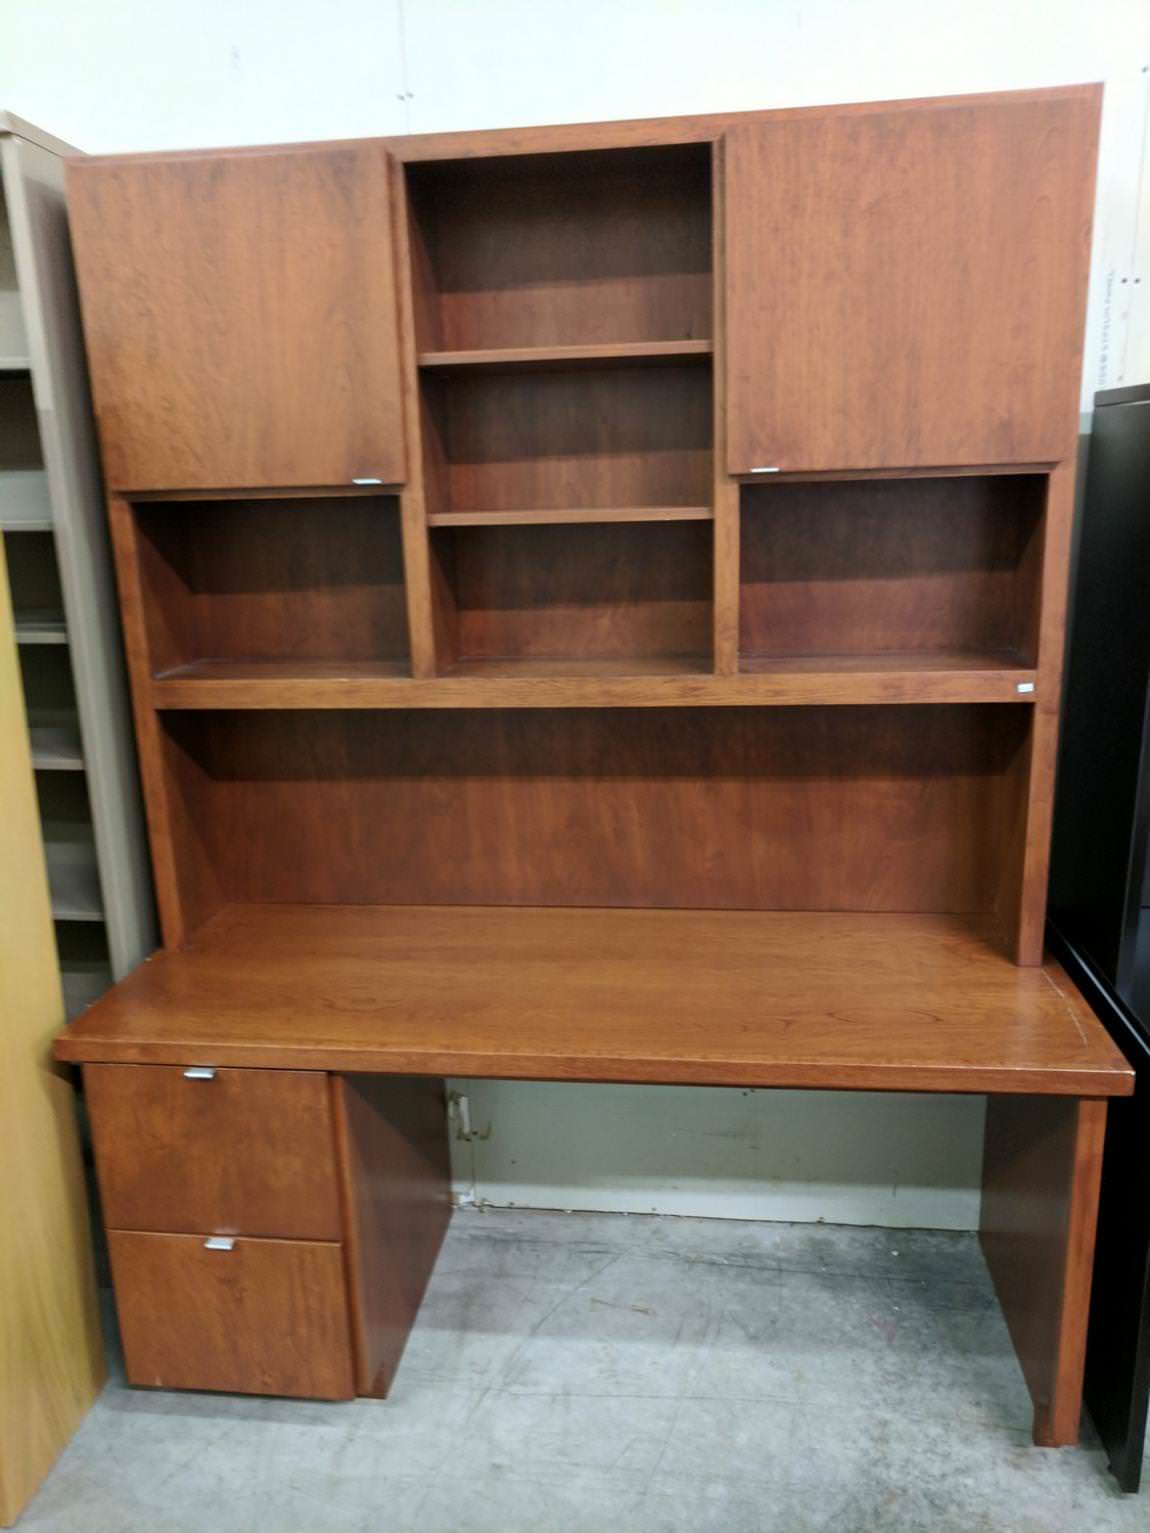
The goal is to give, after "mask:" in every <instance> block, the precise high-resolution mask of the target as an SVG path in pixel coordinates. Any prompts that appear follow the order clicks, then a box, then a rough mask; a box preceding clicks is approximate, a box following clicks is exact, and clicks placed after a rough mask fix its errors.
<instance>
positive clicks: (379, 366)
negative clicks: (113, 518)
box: [69, 140, 405, 490]
mask: <svg viewBox="0 0 1150 1533" xmlns="http://www.w3.org/2000/svg"><path fill="white" fill-rule="evenodd" d="M69 207H70V215H71V229H72V239H73V243H74V246H75V251H76V259H77V268H78V274H79V281H80V291H81V297H82V300H83V310H84V327H85V333H86V335H87V341H88V356H89V361H90V365H91V370H92V383H93V393H94V399H95V405H96V413H97V419H98V421H99V426H100V436H101V441H102V444H103V454H104V469H105V475H106V478H107V480H108V482H109V484H110V485H111V487H112V488H113V489H139V490H149V489H195V488H199V487H206V488H212V489H220V488H230V487H243V486H245V485H261V486H272V485H288V486H297V485H309V484H312V485H325V484H336V485H338V484H347V483H349V482H350V481H351V480H352V479H354V478H357V477H361V476H367V475H371V476H374V477H376V478H378V479H380V480H382V481H383V482H384V483H385V484H397V483H400V482H402V480H403V478H404V473H405V464H404V454H403V427H402V408H401V400H400V379H399V367H398V363H397V350H398V335H397V329H396V291H395V267H394V260H393V250H392V227H391V208H390V188H389V177H388V156H387V152H386V150H384V149H383V148H382V147H381V145H380V144H379V142H378V141H373V140H365V141H364V142H362V143H360V144H357V145H354V146H343V147H338V146H337V147H329V148H321V147H315V148H299V147H297V148H296V149H294V150H284V151H281V152H279V153H276V154H268V155H262V156H258V157H254V158H240V157H232V156H227V155H216V154H210V153H209V154H203V155H201V156H199V157H194V158H180V157H174V158H171V159H165V158H162V157H161V158H160V159H153V160H149V161H148V162H147V163H140V162H139V161H132V162H127V161H124V162H120V163H116V162H114V161H113V162H108V161H105V162H104V163H102V164H99V165H97V164H94V163H93V162H91V161H84V160H76V161H73V162H72V163H71V164H70V166H69Z"/></svg>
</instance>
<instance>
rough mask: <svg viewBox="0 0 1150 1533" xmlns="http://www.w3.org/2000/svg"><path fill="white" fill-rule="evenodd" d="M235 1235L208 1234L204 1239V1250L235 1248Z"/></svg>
mask: <svg viewBox="0 0 1150 1533" xmlns="http://www.w3.org/2000/svg"><path fill="white" fill-rule="evenodd" d="M235 1244H236V1242H235V1237H234V1236H233V1235H209V1236H208V1238H207V1240H205V1241H204V1250H205V1251H232V1250H234V1249H235Z"/></svg>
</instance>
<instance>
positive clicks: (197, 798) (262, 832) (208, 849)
mask: <svg viewBox="0 0 1150 1533" xmlns="http://www.w3.org/2000/svg"><path fill="white" fill-rule="evenodd" d="M1028 714H1029V710H1026V709H1017V708H996V707H993V706H987V707H973V708H948V707H941V708H930V709H926V710H920V709H915V708H900V707H878V708H861V707H858V708H827V709H818V708H802V709H784V708H770V709H749V708H744V709H726V710H711V711H710V712H709V713H708V715H707V728H706V729H705V730H703V729H700V727H699V725H698V721H697V718H696V717H695V716H694V715H693V714H692V713H690V712H689V711H685V710H681V709H674V708H667V709H648V710H623V711H618V710H616V711H600V710H596V709H569V710H562V711H559V710H554V711H548V710H539V709H535V710H520V711H508V712H500V711H485V712H482V713H470V714H468V715H467V717H466V723H465V724H462V723H461V722H460V719H459V718H458V717H457V716H455V715H454V714H452V713H451V712H450V711H445V710H440V709H428V710H423V711H412V712H407V713H370V712H355V711H343V712H336V711H329V712H323V713H307V712H288V713H278V712H272V713H260V714H253V713H245V712H230V713H226V714H216V715H212V714H205V713H178V714H176V713H173V714H168V715H167V716H166V718H165V721H164V722H165V734H166V738H167V742H168V750H169V752H170V756H169V763H170V765H169V770H170V772H172V773H173V774H174V776H173V780H174V781H175V782H176V783H177V785H178V787H179V790H180V792H181V794H182V795H183V804H184V812H185V813H186V816H187V821H188V824H189V826H190V827H193V829H192V831H191V832H190V833H191V834H192V835H194V837H195V842H194V844H190V845H189V846H188V847H187V848H186V853H187V855H188V856H189V867H190V868H191V869H194V868H195V867H196V866H197V862H196V860H195V858H198V857H199V856H201V855H202V856H203V858H204V860H205V864H206V868H207V869H208V870H210V875H211V878H212V881H213V883H212V887H213V888H214V890H218V897H217V898H222V899H225V900H226V899H231V900H315V901H321V902H324V901H346V900H353V901H365V902H373V901H382V902H385V903H389V904H419V903H422V902H425V901H426V902H429V903H435V904H441V903H449V904H460V903H477V904H512V905H532V904H543V905H617V906H644V905H654V906H682V907H720V908H742V909H794V910H827V909H838V910H850V909H855V910H895V911H908V910H936V911H938V910H949V911H988V912H989V911H991V910H992V909H993V908H994V903H995V899H996V896H997V890H998V883H999V877H1000V873H1001V852H1000V838H1001V837H1002V835H1003V834H1004V831H1005V827H1004V824H1003V820H1002V816H1003V814H1004V813H1005V806H1006V803H1007V798H1008V790H1009V784H1008V783H1007V782H1006V781H1005V779H1004V776H1003V774H1004V773H1005V772H1006V771H1007V768H1008V766H1009V764H1010V763H1011V761H1012V760H1013V758H1014V755H1015V753H1016V751H1017V749H1018V747H1019V743H1020V741H1021V739H1022V738H1023V737H1024V734H1025V729H1026V725H1027V722H1028ZM193 853H194V856H193ZM197 904H198V907H199V910H200V912H201V919H202V915H203V914H204V913H210V910H211V909H212V908H213V906H212V903H211V899H210V898H206V899H204V900H203V902H202V903H201V902H197Z"/></svg>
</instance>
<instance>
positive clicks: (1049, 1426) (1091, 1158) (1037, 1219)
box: [980, 1017, 1106, 1448]
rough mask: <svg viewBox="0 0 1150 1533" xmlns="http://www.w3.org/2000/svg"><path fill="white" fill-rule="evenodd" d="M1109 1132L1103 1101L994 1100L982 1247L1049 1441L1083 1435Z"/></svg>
mask: <svg viewBox="0 0 1150 1533" xmlns="http://www.w3.org/2000/svg"><path fill="white" fill-rule="evenodd" d="M1092 1020H1093V1017H1092ZM1095 1025H1097V1024H1095ZM1105 1132H1106V1103H1105V1102H1104V1101H1053V1100H1050V1099H1049V1098H1046V1099H1041V1100H1040V1099H1037V1098H1017V1097H1001V1098H997V1099H995V1100H992V1101H990V1102H989V1103H988V1104H987V1120H986V1152H985V1161H984V1169H983V1197H982V1215H981V1221H980V1224H981V1236H982V1247H983V1250H984V1252H985V1254H986V1261H987V1265H988V1266H989V1268H990V1272H991V1276H992V1277H993V1279H994V1284H995V1288H996V1289H997V1291H998V1297H999V1300H1000V1301H1001V1304H1002V1308H1003V1312H1004V1313H1005V1315H1006V1320H1007V1324H1008V1325H1009V1326H1010V1331H1011V1336H1012V1338H1013V1340H1014V1345H1015V1349H1016V1350H1017V1352H1018V1357H1019V1361H1020V1362H1021V1364H1022V1371H1023V1373H1024V1374H1025V1375H1026V1382H1027V1385H1028V1386H1029V1388H1030V1392H1031V1395H1032V1396H1033V1398H1034V1440H1035V1442H1037V1443H1039V1444H1040V1445H1042V1446H1045V1447H1049V1448H1057V1447H1067V1446H1071V1445H1073V1444H1075V1443H1077V1441H1078V1426H1079V1414H1080V1410H1081V1400H1082V1373H1083V1365H1084V1360H1085V1356H1086V1324H1087V1317H1088V1315H1089V1310H1090V1279H1091V1271H1092V1266H1093V1258H1094V1228H1095V1221H1096V1219H1097V1214H1098V1188H1099V1178H1100V1175H1101V1171H1102V1146H1103V1141H1104V1138H1105Z"/></svg>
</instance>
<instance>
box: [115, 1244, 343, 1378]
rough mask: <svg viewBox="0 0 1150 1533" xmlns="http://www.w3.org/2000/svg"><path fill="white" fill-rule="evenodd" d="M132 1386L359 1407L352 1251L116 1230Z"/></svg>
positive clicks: (120, 1300) (118, 1283)
mask: <svg viewBox="0 0 1150 1533" xmlns="http://www.w3.org/2000/svg"><path fill="white" fill-rule="evenodd" d="M108 1249H109V1252H110V1255H111V1259H112V1276H113V1279H114V1282H115V1288H116V1307H117V1310H118V1312H119V1316H120V1331H121V1334H122V1336H123V1341H124V1359H125V1365H126V1368H127V1374H128V1379H129V1381H130V1382H131V1383H132V1384H141V1385H150V1386H152V1387H154V1388H157V1389H216V1390H227V1391H230V1392H234V1393H239V1394H256V1395H295V1396H300V1397H304V1398H308V1399H317V1400H349V1399H351V1398H352V1396H353V1395H354V1394H355V1384H354V1379H353V1370H352V1356H351V1336H350V1327H349V1319H348V1311H347V1297H346V1290H345V1284H344V1264H343V1249H342V1247H341V1246H339V1245H338V1244H335V1243H333V1242H321V1241H299V1240H246V1239H243V1238H238V1239H237V1238H232V1237H226V1236H225V1237H220V1236H216V1237H214V1238H206V1237H204V1236H203V1235H157V1234H148V1233H142V1232H140V1231H128V1230H109V1231H108Z"/></svg>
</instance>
